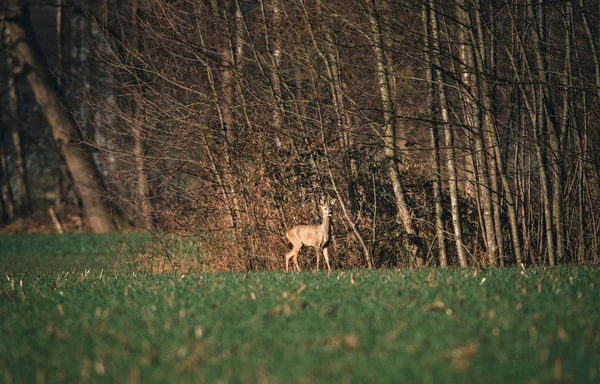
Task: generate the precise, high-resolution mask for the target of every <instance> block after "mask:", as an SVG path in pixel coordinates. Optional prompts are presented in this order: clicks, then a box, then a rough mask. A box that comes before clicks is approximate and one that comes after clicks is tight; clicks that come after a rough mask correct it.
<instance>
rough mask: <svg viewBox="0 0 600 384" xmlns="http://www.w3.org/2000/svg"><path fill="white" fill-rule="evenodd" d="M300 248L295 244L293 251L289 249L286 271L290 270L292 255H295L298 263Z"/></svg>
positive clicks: (286, 256)
mask: <svg viewBox="0 0 600 384" xmlns="http://www.w3.org/2000/svg"><path fill="white" fill-rule="evenodd" d="M299 250H300V248H296V246H294V248H292V250H291V251H289V252H288V253H287V254H286V255H285V271H286V272H289V264H290V259H291V258H292V257H294V256H295V257H294V261H295V262H296V265H297V264H298V262H297V261H296V259H297V257H298V251H299Z"/></svg>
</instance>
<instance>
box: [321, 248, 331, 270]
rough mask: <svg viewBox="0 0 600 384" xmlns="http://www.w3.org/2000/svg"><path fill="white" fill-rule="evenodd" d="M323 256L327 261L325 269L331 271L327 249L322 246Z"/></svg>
mask: <svg viewBox="0 0 600 384" xmlns="http://www.w3.org/2000/svg"><path fill="white" fill-rule="evenodd" d="M323 257H324V258H325V263H327V270H329V271H331V266H330V265H329V250H328V249H327V248H323Z"/></svg>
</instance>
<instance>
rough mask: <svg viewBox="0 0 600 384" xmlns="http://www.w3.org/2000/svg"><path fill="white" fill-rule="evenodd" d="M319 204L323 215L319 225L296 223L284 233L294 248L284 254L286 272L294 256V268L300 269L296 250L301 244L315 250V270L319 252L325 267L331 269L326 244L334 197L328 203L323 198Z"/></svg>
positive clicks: (297, 250)
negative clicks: (323, 258)
mask: <svg viewBox="0 0 600 384" xmlns="http://www.w3.org/2000/svg"><path fill="white" fill-rule="evenodd" d="M319 205H320V206H321V214H322V215H323V222H322V223H321V225H297V226H295V227H294V228H292V229H290V230H289V231H288V232H287V233H286V236H287V238H288V240H289V241H290V243H292V245H293V246H294V248H292V250H291V251H290V252H288V254H287V255H285V271H286V272H288V271H289V262H290V259H291V258H292V257H293V258H294V264H295V265H296V269H297V270H298V271H300V266H299V265H298V252H300V248H302V246H303V245H306V246H309V247H313V248H314V249H315V252H317V270H319V261H320V257H321V253H323V256H324V257H325V262H326V263H327V269H328V270H329V271H331V266H330V265H329V251H328V250H327V245H328V244H329V238H330V236H329V232H330V225H329V220H330V217H331V207H333V206H334V205H335V199H331V200H330V201H329V204H327V201H326V200H325V199H321V201H320V202H319Z"/></svg>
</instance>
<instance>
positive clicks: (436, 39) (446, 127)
mask: <svg viewBox="0 0 600 384" xmlns="http://www.w3.org/2000/svg"><path fill="white" fill-rule="evenodd" d="M437 2H438V0H433V1H431V8H430V13H431V18H430V22H431V33H432V44H433V50H434V53H433V67H434V68H435V82H436V85H437V97H438V99H439V105H440V118H441V122H442V127H443V131H444V143H445V146H446V149H445V152H446V156H445V164H446V169H447V172H448V189H449V194H450V209H451V213H452V227H453V229H454V243H455V245H456V254H457V255H458V262H459V264H460V266H461V267H463V268H466V267H467V266H468V264H469V263H468V261H467V255H466V252H465V246H464V241H463V229H462V220H461V217H460V201H459V196H458V176H457V172H456V152H455V146H454V130H453V127H452V125H451V122H450V111H449V108H448V101H447V97H446V86H445V80H444V73H443V71H442V69H441V62H440V55H441V51H440V36H439V26H438V25H439V22H438V11H437Z"/></svg>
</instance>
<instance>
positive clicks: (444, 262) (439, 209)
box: [422, 0, 448, 267]
mask: <svg viewBox="0 0 600 384" xmlns="http://www.w3.org/2000/svg"><path fill="white" fill-rule="evenodd" d="M433 1H435V0H433ZM430 7H431V0H428V1H427V2H425V3H424V4H423V11H422V18H423V27H424V28H423V29H424V32H425V33H424V43H425V53H426V63H427V70H426V74H425V78H426V80H427V85H428V89H427V92H428V93H427V98H428V100H427V103H428V104H429V110H430V116H429V118H430V120H432V121H435V119H436V114H437V108H436V103H435V90H436V83H435V76H434V72H435V69H434V65H433V55H437V54H438V53H439V52H437V51H435V52H434V51H433V44H432V43H433V37H434V36H435V37H436V39H437V26H436V27H435V33H436V35H434V34H433V33H432V29H433V28H432V23H433V22H437V19H436V20H430V18H431V17H432V15H431V14H430ZM436 43H437V42H436ZM437 45H439V44H437ZM438 61H439V60H438ZM438 67H439V63H438ZM430 135H431V148H433V151H432V159H433V163H434V170H433V200H434V204H435V224H436V228H435V232H436V237H437V240H438V249H439V257H438V259H439V264H440V267H447V266H448V252H447V251H446V234H445V231H444V229H445V227H446V225H445V220H444V205H443V199H442V166H441V157H440V142H439V141H440V139H439V129H438V126H437V124H436V123H431V128H430Z"/></svg>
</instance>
